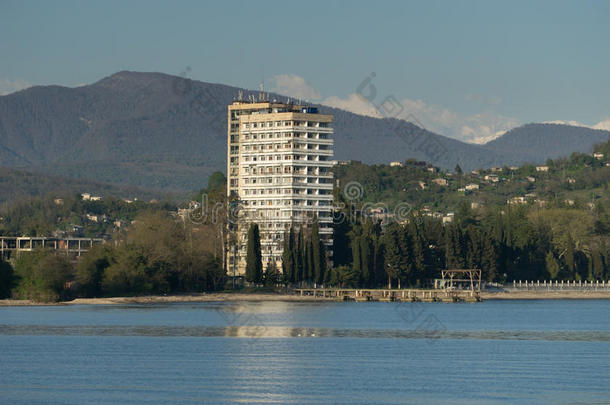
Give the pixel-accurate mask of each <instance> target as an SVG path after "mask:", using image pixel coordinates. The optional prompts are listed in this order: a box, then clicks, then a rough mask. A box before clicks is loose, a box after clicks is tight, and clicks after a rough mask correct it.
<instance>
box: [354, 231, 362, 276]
mask: <svg viewBox="0 0 610 405" xmlns="http://www.w3.org/2000/svg"><path fill="white" fill-rule="evenodd" d="M352 257H353V259H354V260H353V262H352V271H353V273H354V274H355V276H356V277H357V278H358V279H360V280H361V279H362V259H361V257H360V236H354V238H353V239H352Z"/></svg>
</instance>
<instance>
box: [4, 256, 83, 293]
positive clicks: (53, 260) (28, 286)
mask: <svg viewBox="0 0 610 405" xmlns="http://www.w3.org/2000/svg"><path fill="white" fill-rule="evenodd" d="M15 273H16V274H17V275H18V277H19V284H18V285H17V287H16V291H17V296H18V297H19V298H21V299H30V300H34V301H40V302H51V301H59V300H61V299H68V298H69V297H70V291H69V284H68V283H69V281H70V280H71V279H72V277H73V269H72V265H71V263H70V261H69V260H68V259H67V258H66V257H65V256H59V255H56V254H55V253H54V252H52V251H47V250H41V251H35V252H31V253H26V252H23V253H21V254H20V255H19V258H18V259H17V262H16V264H15Z"/></svg>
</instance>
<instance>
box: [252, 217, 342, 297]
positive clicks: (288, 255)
mask: <svg viewBox="0 0 610 405" xmlns="http://www.w3.org/2000/svg"><path fill="white" fill-rule="evenodd" d="M247 238H248V239H247V243H248V244H247V255H246V281H248V282H250V283H254V284H260V283H264V284H266V285H276V284H293V285H310V286H311V285H322V284H324V283H328V282H329V281H330V271H328V270H327V269H328V258H327V254H326V247H325V245H324V243H323V242H322V240H321V239H320V228H319V224H318V221H317V218H314V220H313V222H312V224H311V226H305V225H303V226H300V227H299V228H296V227H294V226H291V227H290V229H289V231H288V232H287V234H286V235H285V236H284V243H283V249H282V271H281V273H280V272H279V269H278V268H277V264H276V262H275V261H274V260H269V261H268V262H267V264H266V268H265V270H264V271H263V263H262V253H261V245H260V230H259V226H258V224H251V225H250V227H249V229H248V237H247Z"/></svg>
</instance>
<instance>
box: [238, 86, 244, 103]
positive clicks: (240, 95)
mask: <svg viewBox="0 0 610 405" xmlns="http://www.w3.org/2000/svg"><path fill="white" fill-rule="evenodd" d="M237 99H238V100H239V101H242V100H243V99H244V91H243V90H242V89H239V91H238V92H237Z"/></svg>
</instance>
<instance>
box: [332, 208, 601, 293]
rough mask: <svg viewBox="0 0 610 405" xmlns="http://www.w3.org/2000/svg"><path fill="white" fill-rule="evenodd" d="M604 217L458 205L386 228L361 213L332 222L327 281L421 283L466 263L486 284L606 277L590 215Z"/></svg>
mask: <svg viewBox="0 0 610 405" xmlns="http://www.w3.org/2000/svg"><path fill="white" fill-rule="evenodd" d="M603 215H604V214H603V213H599V212H598V213H593V215H591V214H589V213H585V212H582V211H577V210H568V209H546V210H545V209H533V208H531V207H526V206H516V207H515V206H506V207H501V208H500V207H494V208H489V209H483V210H472V209H471V208H470V207H469V206H468V205H467V204H463V205H462V206H461V208H460V209H459V211H458V212H457V213H456V214H455V217H454V218H455V219H454V220H453V222H451V223H446V224H443V222H442V220H440V219H435V218H432V217H429V216H418V215H416V214H415V213H413V214H412V215H410V217H409V218H408V219H407V220H406V221H404V223H402V224H399V223H397V222H393V223H390V224H389V225H387V226H386V227H385V228H382V226H381V223H380V222H379V221H373V220H371V219H367V218H366V216H364V217H363V219H362V220H359V221H355V222H353V223H349V222H341V223H337V224H335V232H334V241H335V246H334V255H333V261H334V268H333V269H332V271H331V273H332V276H331V277H330V284H336V285H342V286H352V287H383V286H392V287H401V286H403V287H404V286H416V287H425V286H430V285H431V283H432V280H433V279H434V278H438V277H440V270H442V269H464V268H478V269H481V270H482V275H483V278H484V280H486V281H489V282H506V281H512V280H608V278H609V276H610V255H609V251H608V244H607V243H608V235H607V233H604V227H603V226H599V224H598V225H597V227H599V229H598V228H596V223H598V222H599V221H596V220H595V216H598V217H599V216H603ZM594 229H598V231H597V232H598V233H596V231H594Z"/></svg>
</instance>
